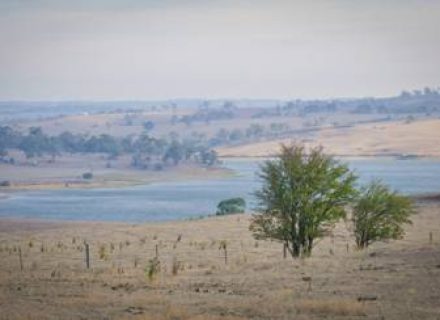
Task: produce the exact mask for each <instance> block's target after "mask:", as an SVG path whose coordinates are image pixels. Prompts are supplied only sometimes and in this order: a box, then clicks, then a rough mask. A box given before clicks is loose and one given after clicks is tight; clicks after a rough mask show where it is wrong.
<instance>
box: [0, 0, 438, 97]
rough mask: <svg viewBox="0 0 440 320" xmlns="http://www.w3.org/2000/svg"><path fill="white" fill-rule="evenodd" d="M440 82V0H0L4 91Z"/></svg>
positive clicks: (360, 91)
mask: <svg viewBox="0 0 440 320" xmlns="http://www.w3.org/2000/svg"><path fill="white" fill-rule="evenodd" d="M439 85H440V0H419V1H415V0H368V1H366V0H322V1H319V0H306V1H295V0H290V1H287V0H286V1H283V0H279V1H277V0H267V1H263V0H252V1H250V0H249V1H239V0H235V1H214V0H186V1H185V0H180V1H178V0H174V1H171V0H158V1H148V0H144V1H140V0H137V1H136V0H131V1H130V0H129V1H127V0H125V1H123V0H121V1H116V0H106V1H104V0H96V1H93V0H88V1H87V0H75V1H73V0H69V1H61V0H57V1H56V0H54V1H49V0H46V1H44V0H0V99H2V100H4V99H166V98H181V97H202V98H216V97H219V98H238V97H249V98H251V97H254V98H263V97H266V98H323V97H347V96H371V95H379V96H383V95H393V94H395V93H398V92H399V91H400V90H402V89H416V88H421V87H424V86H433V87H438V86H439Z"/></svg>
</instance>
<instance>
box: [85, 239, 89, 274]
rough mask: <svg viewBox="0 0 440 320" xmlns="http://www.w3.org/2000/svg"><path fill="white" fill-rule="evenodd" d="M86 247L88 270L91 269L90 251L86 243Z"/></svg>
mask: <svg viewBox="0 0 440 320" xmlns="http://www.w3.org/2000/svg"><path fill="white" fill-rule="evenodd" d="M85 246H86V267H87V269H90V250H89V244H88V243H85Z"/></svg>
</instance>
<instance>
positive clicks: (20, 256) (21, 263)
mask: <svg viewBox="0 0 440 320" xmlns="http://www.w3.org/2000/svg"><path fill="white" fill-rule="evenodd" d="M18 257H19V259H20V270H21V271H23V257H22V255H21V247H18Z"/></svg>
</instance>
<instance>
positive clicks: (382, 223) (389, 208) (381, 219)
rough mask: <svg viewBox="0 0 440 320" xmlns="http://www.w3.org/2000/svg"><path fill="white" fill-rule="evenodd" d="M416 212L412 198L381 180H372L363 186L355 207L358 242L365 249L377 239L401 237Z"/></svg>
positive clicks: (359, 246)
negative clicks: (392, 189)
mask: <svg viewBox="0 0 440 320" xmlns="http://www.w3.org/2000/svg"><path fill="white" fill-rule="evenodd" d="M413 213H414V210H413V207H412V203H411V199H410V198H408V197H405V196H402V195H399V194H397V193H396V192H393V191H391V190H390V189H389V188H388V187H387V186H385V185H383V184H382V183H381V182H379V181H373V182H371V183H370V184H369V185H367V186H365V187H363V188H362V190H361V194H360V196H359V199H358V200H357V201H356V203H355V205H354V208H353V216H352V221H353V225H354V234H355V236H356V245H357V246H358V248H361V249H362V248H365V247H368V246H369V245H370V244H371V243H373V242H375V241H383V240H388V239H399V238H401V237H402V236H403V234H404V228H403V226H404V224H408V223H411V220H410V216H411V214H413Z"/></svg>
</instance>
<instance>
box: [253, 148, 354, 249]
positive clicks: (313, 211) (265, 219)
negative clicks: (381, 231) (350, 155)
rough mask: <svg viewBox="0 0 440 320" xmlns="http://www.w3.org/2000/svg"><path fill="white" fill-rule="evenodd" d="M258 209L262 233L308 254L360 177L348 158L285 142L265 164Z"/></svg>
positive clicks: (256, 225) (256, 222) (256, 221)
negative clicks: (346, 162) (344, 161)
mask: <svg viewBox="0 0 440 320" xmlns="http://www.w3.org/2000/svg"><path fill="white" fill-rule="evenodd" d="M260 177H261V179H262V181H263V187H262V188H261V190H259V191H257V192H256V193H255V195H256V198H257V200H258V207H257V211H258V213H257V214H255V215H254V216H253V219H252V223H251V226H250V229H251V230H252V231H253V233H254V237H255V238H256V239H274V240H279V241H282V242H284V243H285V245H286V247H287V248H288V250H289V252H290V253H291V255H292V256H293V257H297V256H300V255H305V256H308V255H310V253H311V252H312V248H313V244H314V240H315V239H316V238H319V237H321V236H323V235H324V234H325V233H326V232H327V231H328V230H329V229H330V227H331V226H332V225H333V224H334V223H335V222H336V221H337V220H339V219H340V218H341V217H343V216H345V208H344V207H345V204H347V203H348V202H349V201H350V200H351V199H352V196H353V194H354V193H355V191H354V189H353V183H354V181H355V180H356V177H355V176H354V175H353V174H352V173H351V172H350V170H349V169H348V167H347V166H346V165H345V164H341V163H339V162H338V161H337V160H335V159H334V158H333V157H331V156H328V155H326V154H324V153H323V151H322V148H313V149H311V150H310V152H309V153H308V154H306V152H305V149H304V146H302V145H290V146H286V145H282V146H281V153H280V154H279V155H278V158H277V159H276V160H269V161H266V162H265V163H264V165H263V166H262V167H261V173H260Z"/></svg>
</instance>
